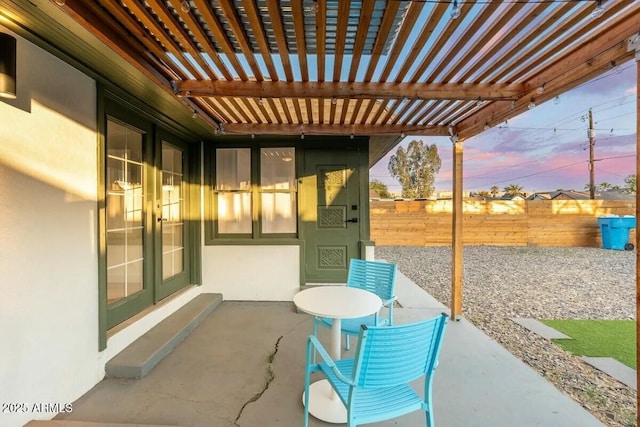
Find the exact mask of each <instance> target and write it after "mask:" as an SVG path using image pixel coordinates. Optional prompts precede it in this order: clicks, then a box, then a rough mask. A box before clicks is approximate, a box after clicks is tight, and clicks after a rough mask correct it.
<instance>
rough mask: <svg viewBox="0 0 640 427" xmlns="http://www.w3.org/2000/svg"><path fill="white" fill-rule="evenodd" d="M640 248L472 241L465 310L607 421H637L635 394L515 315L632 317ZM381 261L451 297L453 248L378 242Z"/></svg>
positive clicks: (467, 249) (447, 298) (444, 297)
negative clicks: (523, 324)
mask: <svg viewBox="0 0 640 427" xmlns="http://www.w3.org/2000/svg"><path fill="white" fill-rule="evenodd" d="M635 255H636V254H635V251H615V250H606V249H599V248H573V247H572V248H564V247H562V248H558V247H513V246H467V247H465V248H464V273H463V315H464V317H465V318H467V319H468V320H469V321H471V322H472V323H473V324H475V325H476V326H477V327H479V328H480V329H482V330H483V331H484V332H485V333H486V334H487V335H489V336H490V337H492V338H493V339H495V340H496V341H498V342H499V343H500V344H502V345H503V346H504V347H505V348H506V349H507V350H509V351H510V352H511V353H513V354H514V355H515V356H517V357H519V358H520V359H521V360H523V361H524V362H525V363H527V364H528V365H530V366H531V367H532V368H534V369H535V370H536V371H538V372H539V373H540V374H541V375H542V376H544V377H545V378H546V379H547V380H548V381H550V382H552V383H553V384H554V385H555V386H556V387H557V388H558V389H560V390H562V391H563V392H565V393H566V394H568V395H569V396H571V397H572V398H573V399H574V400H575V401H576V402H578V403H579V404H580V405H582V406H583V407H584V408H586V409H587V410H588V411H590V412H591V413H592V414H593V415H594V416H595V417H597V418H598V419H599V420H600V421H602V422H603V423H604V424H605V425H607V426H625V427H626V426H635V425H636V421H635V420H636V411H637V408H636V392H635V390H633V389H632V388H630V387H628V386H626V385H624V384H622V383H620V382H618V381H616V380H615V379H613V378H612V377H610V376H608V375H606V374H604V373H602V372H600V371H598V370H597V369H595V368H593V367H591V366H590V365H588V364H587V363H585V362H583V361H582V360H581V359H580V358H579V357H577V356H573V355H571V354H569V353H567V352H565V351H564V350H562V349H561V348H560V347H558V346H556V345H554V344H553V343H552V342H551V341H549V340H547V339H544V338H541V337H539V336H538V335H536V334H534V333H532V332H529V331H528V330H527V329H525V328H523V327H521V326H519V325H517V324H516V323H514V322H513V321H511V320H510V318H513V317H532V318H535V319H635V312H636V307H635V283H636V279H635V271H636V270H635V267H636V261H635ZM376 258H379V259H384V260H386V261H389V262H393V263H396V264H398V268H399V269H400V271H401V272H402V273H403V274H404V275H406V276H407V277H409V278H410V279H411V280H413V281H414V282H415V283H417V284H418V285H419V286H421V287H422V288H424V289H425V290H426V291H427V292H429V293H430V294H431V295H433V297H435V298H436V299H437V300H439V301H441V302H443V303H444V304H446V305H449V303H450V299H451V248H449V247H399V246H393V247H376Z"/></svg>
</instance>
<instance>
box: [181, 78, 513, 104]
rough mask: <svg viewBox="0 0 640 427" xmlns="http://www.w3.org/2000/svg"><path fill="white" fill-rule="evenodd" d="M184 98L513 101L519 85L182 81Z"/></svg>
mask: <svg viewBox="0 0 640 427" xmlns="http://www.w3.org/2000/svg"><path fill="white" fill-rule="evenodd" d="M174 86H175V92H176V94H177V95H178V96H184V97H254V98H351V99H370V98H376V99H402V98H405V99H426V100H430V99H453V100H475V99H481V100H515V99H518V98H520V97H521V96H522V95H523V92H524V86H523V85H522V84H499V83H498V84H484V83H480V84H474V83H368V82H284V81H277V82H275V81H261V82H259V81H223V80H216V81H213V80H182V81H177V82H175V85H174Z"/></svg>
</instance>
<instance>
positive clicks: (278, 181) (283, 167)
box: [260, 147, 296, 190]
mask: <svg viewBox="0 0 640 427" xmlns="http://www.w3.org/2000/svg"><path fill="white" fill-rule="evenodd" d="M294 159H295V149H294V148H292V147H285V148H262V149H261V150H260V188H262V189H263V190H293V189H294V188H295V179H296V173H295V162H294Z"/></svg>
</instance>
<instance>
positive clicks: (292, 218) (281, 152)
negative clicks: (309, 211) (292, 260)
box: [260, 147, 297, 234]
mask: <svg viewBox="0 0 640 427" xmlns="http://www.w3.org/2000/svg"><path fill="white" fill-rule="evenodd" d="M294 153H295V150H294V148H291V147H288V148H262V149H260V193H261V194H260V196H261V197H260V202H261V215H260V222H261V228H262V233H264V234H272V233H274V234H277V233H295V232H296V223H297V215H296V193H295V190H296V173H295V162H294V161H293V160H294V157H295V156H294Z"/></svg>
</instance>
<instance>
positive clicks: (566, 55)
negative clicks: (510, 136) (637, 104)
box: [0, 0, 640, 342]
mask: <svg viewBox="0 0 640 427" xmlns="http://www.w3.org/2000/svg"><path fill="white" fill-rule="evenodd" d="M3 14H4V18H5V19H4V20H1V21H0V23H2V24H3V25H8V26H9V27H10V28H12V29H13V30H15V31H17V32H20V33H23V34H36V35H37V38H38V40H41V42H42V43H43V44H48V46H49V47H50V48H51V47H52V48H53V49H59V50H60V51H62V52H74V53H73V54H72V55H71V56H70V57H69V58H68V59H69V61H70V62H72V63H76V64H78V65H79V66H81V67H82V66H84V65H85V64H94V66H95V64H98V65H99V66H100V67H102V69H101V71H99V73H101V74H102V77H106V78H108V80H110V81H112V82H114V83H115V84H117V85H119V86H120V87H122V88H124V89H125V90H128V91H129V92H130V93H131V94H133V95H134V96H137V97H139V98H140V99H141V100H143V101H146V102H148V103H150V104H153V103H156V101H158V100H162V101H163V102H166V103H167V105H169V106H171V105H179V107H180V108H178V109H174V110H173V111H172V112H171V115H172V117H174V120H176V121H177V122H183V123H186V122H187V121H188V120H191V121H192V122H191V125H190V127H191V128H192V130H193V131H194V132H196V133H198V134H199V135H201V136H203V137H211V138H214V137H215V136H216V135H219V134H245V135H252V134H254V135H262V134H281V135H301V136H302V135H335V134H340V135H368V136H370V137H371V140H370V141H371V150H370V165H373V164H375V163H376V162H377V161H378V160H380V159H381V158H382V157H383V156H384V155H385V154H386V153H388V152H389V151H390V150H391V149H392V148H394V147H395V146H396V145H397V144H398V142H399V141H400V139H401V137H402V136H403V135H424V136H432V135H440V136H441V135H448V136H450V138H451V141H452V145H453V156H454V165H455V167H454V188H453V194H454V213H453V230H452V233H453V260H452V263H453V275H452V295H453V296H452V301H451V315H452V317H454V318H455V317H456V316H458V315H460V314H461V311H462V227H463V224H462V163H463V162H462V158H463V141H464V140H465V139H468V138H470V137H472V136H474V135H477V134H479V133H481V132H483V131H484V130H485V129H488V128H490V127H493V126H496V125H500V124H501V123H503V122H504V121H506V120H508V119H510V118H512V117H514V116H517V115H518V114H520V113H522V112H524V111H526V110H527V109H529V108H534V107H535V106H536V105H537V104H540V103H543V102H545V101H547V100H550V99H553V98H554V97H556V96H558V95H560V94H562V93H563V92H566V91H567V90H569V89H571V88H574V87H576V86H578V85H580V84H581V83H584V82H586V81H588V80H591V79H593V78H594V77H597V76H598V75H601V74H603V73H606V72H608V71H610V70H612V69H613V68H614V67H616V66H619V65H621V64H623V63H624V62H627V61H630V60H633V59H634V58H635V59H636V60H638V56H639V53H638V52H640V33H639V31H640V2H638V1H634V0H615V1H613V0H610V1H607V0H582V1H577V0H556V1H552V0H531V1H522V0H504V1H486V0H457V1H454V0H413V1H408V0H360V1H346V0H344V1H343V0H184V1H181V0H92V1H88V0H66V1H65V0H48V1H46V0H40V1H28V0H20V1H9V0H0V18H2V17H3V16H2V15H3ZM456 15H458V16H456ZM5 21H6V23H5ZM85 35H89V36H91V40H96V39H97V40H99V41H101V42H102V44H100V45H99V46H98V45H96V43H95V42H92V41H91V40H89V41H88V40H87V39H86V37H84V36H85ZM93 72H95V70H94V71H93ZM638 81H640V69H639V70H638ZM159 104H162V103H161V102H160V103H159ZM160 108H162V107H160ZM166 108H168V107H166ZM638 111H639V116H638V123H640V108H638ZM192 117H194V118H197V120H195V121H194V120H193V119H192ZM195 122H197V123H195ZM638 145H639V146H640V139H639V141H638ZM638 170H639V171H640V164H639V165H638ZM639 205H640V203H636V206H639ZM637 216H640V211H639V212H638V215H637ZM636 247H640V244H637V245H636ZM637 277H640V276H637ZM637 283H638V284H639V285H638V286H637V288H638V289H640V279H637ZM637 300H638V301H640V291H639V292H638V298H637ZM638 329H639V330H640V328H638ZM639 342H640V340H639Z"/></svg>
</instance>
